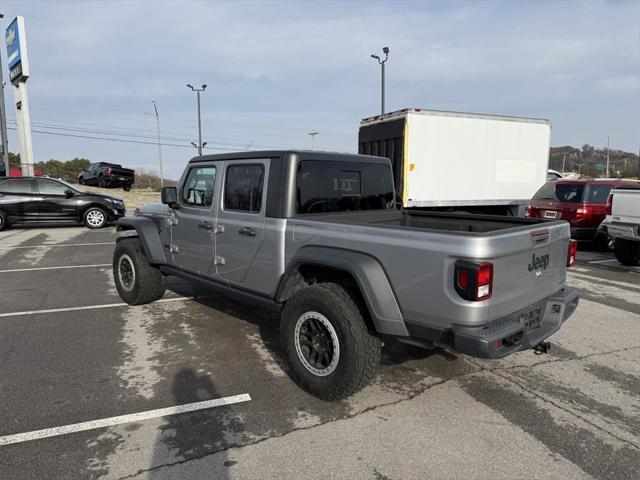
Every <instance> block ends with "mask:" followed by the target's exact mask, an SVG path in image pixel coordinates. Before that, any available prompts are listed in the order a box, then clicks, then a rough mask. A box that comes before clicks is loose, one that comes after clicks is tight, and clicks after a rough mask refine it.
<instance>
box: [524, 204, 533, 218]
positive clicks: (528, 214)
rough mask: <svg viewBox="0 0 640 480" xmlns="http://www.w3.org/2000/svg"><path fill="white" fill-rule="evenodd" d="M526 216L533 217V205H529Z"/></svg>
mask: <svg viewBox="0 0 640 480" xmlns="http://www.w3.org/2000/svg"><path fill="white" fill-rule="evenodd" d="M524 216H525V217H533V207H532V206H531V205H527V213H525V214H524Z"/></svg>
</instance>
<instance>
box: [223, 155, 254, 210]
mask: <svg viewBox="0 0 640 480" xmlns="http://www.w3.org/2000/svg"><path fill="white" fill-rule="evenodd" d="M263 183H264V165H232V166H230V167H228V168H227V177H226V180H225V184H224V208H225V210H236V211H239V212H247V213H259V212H260V209H261V208H262V184H263Z"/></svg>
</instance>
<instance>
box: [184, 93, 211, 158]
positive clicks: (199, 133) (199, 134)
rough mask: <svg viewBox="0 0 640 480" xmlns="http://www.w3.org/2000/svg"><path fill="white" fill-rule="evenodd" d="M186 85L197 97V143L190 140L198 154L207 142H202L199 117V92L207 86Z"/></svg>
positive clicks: (200, 153)
mask: <svg viewBox="0 0 640 480" xmlns="http://www.w3.org/2000/svg"><path fill="white" fill-rule="evenodd" d="M187 87H189V88H190V89H191V91H192V92H196V95H197V98H198V144H197V145H196V144H195V143H193V142H191V145H193V146H194V147H196V148H197V149H198V155H202V149H203V148H204V146H205V145H206V144H207V142H204V143H202V120H201V117H200V92H204V91H205V90H206V88H207V86H206V85H204V84H203V85H202V87H200V88H194V87H193V86H192V85H189V84H188V83H187Z"/></svg>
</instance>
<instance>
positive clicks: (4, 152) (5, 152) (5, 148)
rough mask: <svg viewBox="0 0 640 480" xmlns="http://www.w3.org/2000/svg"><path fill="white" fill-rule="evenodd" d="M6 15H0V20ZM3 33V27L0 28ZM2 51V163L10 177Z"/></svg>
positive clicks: (0, 111)
mask: <svg viewBox="0 0 640 480" xmlns="http://www.w3.org/2000/svg"><path fill="white" fill-rule="evenodd" d="M3 18H4V15H3V14H1V13H0V20H1V19H3ZM0 31H2V27H0ZM1 52H2V49H0V136H2V145H1V146H2V163H3V164H4V174H5V175H6V176H7V177H8V176H9V141H8V140H7V107H6V105H5V103H4V80H3V79H2V53H1Z"/></svg>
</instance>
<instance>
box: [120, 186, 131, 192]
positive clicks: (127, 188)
mask: <svg viewBox="0 0 640 480" xmlns="http://www.w3.org/2000/svg"><path fill="white" fill-rule="evenodd" d="M122 190H124V191H125V192H130V191H131V185H125V186H124V187H122Z"/></svg>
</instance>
